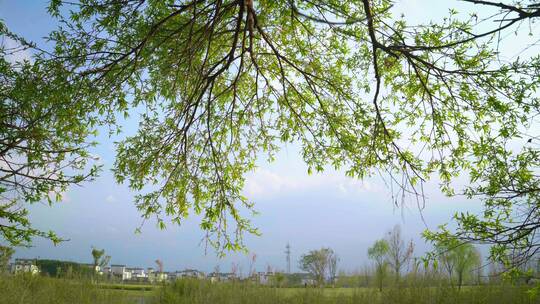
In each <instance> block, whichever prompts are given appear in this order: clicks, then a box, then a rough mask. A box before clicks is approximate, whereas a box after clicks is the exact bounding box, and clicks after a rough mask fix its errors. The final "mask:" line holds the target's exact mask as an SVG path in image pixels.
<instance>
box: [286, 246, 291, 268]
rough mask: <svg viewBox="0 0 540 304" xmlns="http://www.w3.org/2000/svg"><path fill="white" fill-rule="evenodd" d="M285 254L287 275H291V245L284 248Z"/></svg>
mask: <svg viewBox="0 0 540 304" xmlns="http://www.w3.org/2000/svg"><path fill="white" fill-rule="evenodd" d="M285 254H286V255H287V273H291V245H289V243H287V246H285Z"/></svg>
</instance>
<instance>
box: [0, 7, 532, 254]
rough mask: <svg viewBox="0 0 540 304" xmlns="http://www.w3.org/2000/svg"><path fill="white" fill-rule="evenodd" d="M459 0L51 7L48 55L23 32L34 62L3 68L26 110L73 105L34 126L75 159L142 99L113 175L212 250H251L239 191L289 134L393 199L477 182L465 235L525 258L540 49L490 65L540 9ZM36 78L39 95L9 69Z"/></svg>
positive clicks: (143, 206)
mask: <svg viewBox="0 0 540 304" xmlns="http://www.w3.org/2000/svg"><path fill="white" fill-rule="evenodd" d="M465 2H468V3H469V4H471V11H472V13H471V14H468V15H463V14H459V13H458V12H457V11H456V10H455V9H451V10H450V11H449V13H448V16H447V17H446V18H444V19H442V20H440V21H437V22H435V21H432V22H428V23H425V24H411V23H410V22H408V20H407V19H406V16H403V17H396V16H394V15H393V14H392V9H391V8H392V5H393V2H392V1H390V0H376V1H369V0H357V1H341V2H339V1H304V0H299V1H289V0H281V1H274V0H273V1H268V0H260V1H253V0H245V1H244V0H226V1H206V0H193V1H185V2H175V1H172V0H169V1H110V0H82V1H80V3H75V4H73V3H72V2H63V1H61V0H52V1H51V2H50V5H49V12H50V13H51V15H52V16H54V17H56V18H57V19H58V21H59V22H60V23H61V27H59V28H58V29H57V30H55V31H53V32H52V33H50V35H49V37H48V39H49V40H50V42H51V44H52V45H53V48H52V50H49V51H46V50H41V49H39V48H38V47H37V46H34V45H32V44H28V43H23V44H24V45H25V47H30V48H32V49H34V50H35V51H36V56H35V57H36V59H35V60H36V61H35V62H36V64H26V65H27V67H26V68H22V69H23V71H22V72H23V73H19V71H18V70H16V69H13V68H12V66H11V65H9V64H7V63H6V60H5V57H6V55H4V59H3V62H2V63H1V64H0V65H1V67H0V68H2V69H3V70H2V74H4V73H6V74H7V75H11V76H10V77H11V78H8V79H9V81H8V82H7V84H8V85H7V91H8V92H11V91H14V92H15V93H20V97H21V98H22V101H19V98H16V99H12V100H14V102H17V103H21V104H22V105H25V104H31V103H32V102H34V101H35V100H37V99H36V94H37V92H36V91H39V97H41V98H40V99H39V100H40V103H43V104H44V108H45V109H49V108H51V107H57V106H58V107H60V109H59V110H58V111H54V112H55V113H65V114H66V115H62V118H58V117H56V116H54V115H53V116H54V117H52V118H49V117H47V118H46V119H45V121H44V123H43V124H41V123H40V124H39V125H40V126H41V125H44V126H47V128H46V130H47V132H42V131H43V130H41V129H40V128H38V130H37V131H38V133H37V134H38V135H43V134H46V135H49V133H48V130H65V131H67V132H63V133H61V134H64V135H56V136H53V137H52V140H57V137H58V142H57V141H55V142H54V143H55V144H54V147H55V148H58V147H60V150H61V151H64V150H65V149H64V148H68V151H72V150H74V149H75V151H77V153H75V156H77V157H78V158H81V159H83V160H87V158H88V157H87V156H88V155H87V154H85V153H82V152H81V153H79V151H86V150H85V149H84V148H81V146H82V147H84V143H85V141H86V139H87V137H88V135H89V133H90V132H91V130H93V129H92V128H93V127H94V126H95V125H96V124H97V123H98V122H97V121H96V116H94V113H98V114H102V115H105V117H107V118H106V119H104V120H105V121H106V122H107V123H108V124H111V125H114V120H113V118H112V117H111V113H114V114H116V113H124V114H125V115H127V113H129V110H131V109H135V108H142V109H143V111H141V113H142V114H141V117H140V125H139V130H138V132H137V133H136V134H135V135H133V136H129V137H127V138H125V139H124V140H122V141H120V142H119V144H118V146H117V159H116V163H115V166H114V172H115V176H116V179H117V181H118V182H121V183H123V182H125V183H127V184H128V185H129V186H130V187H131V188H132V189H133V190H136V191H138V192H139V193H140V195H138V196H137V197H136V206H137V207H138V209H139V210H140V211H141V213H142V216H143V217H144V218H145V219H148V218H150V217H155V218H156V219H157V221H158V223H159V226H160V227H162V228H164V227H165V226H166V223H165V219H166V218H167V217H170V218H171V219H172V222H173V223H175V224H180V223H181V222H182V221H183V220H184V219H185V218H186V217H187V216H188V215H189V213H191V212H194V213H196V214H199V215H200V216H201V217H202V220H201V223H200V227H201V228H202V229H203V230H204V231H205V232H206V235H207V237H208V238H207V239H208V240H209V242H210V244H211V245H213V246H215V247H216V248H218V249H220V250H238V249H242V248H243V243H242V235H243V233H244V232H246V231H247V232H250V233H254V234H257V233H258V231H257V229H256V228H255V227H253V226H252V224H251V223H250V221H249V219H248V218H247V217H245V216H244V214H246V213H245V212H242V211H243V210H242V209H247V210H250V211H253V202H252V201H250V199H249V198H247V197H244V196H243V195H242V189H243V186H244V181H245V175H246V173H247V172H249V171H251V170H253V169H254V167H255V161H256V159H257V157H259V156H261V155H263V156H264V155H266V157H267V158H268V159H269V160H273V158H274V155H275V154H276V152H277V151H278V150H279V146H280V145H281V144H283V143H290V142H295V143H298V144H299V145H300V146H301V148H302V152H301V153H302V157H303V159H304V161H305V162H306V164H307V165H308V168H309V169H308V172H313V171H322V170H324V169H325V168H327V167H329V166H331V167H333V168H335V169H342V170H344V171H346V173H347V175H349V176H351V177H355V178H364V177H366V176H369V175H371V174H374V173H375V172H379V171H383V172H386V173H387V174H388V176H389V181H390V182H391V183H392V185H396V184H397V186H398V187H395V188H393V189H399V190H397V191H398V193H395V194H396V195H399V194H406V193H412V195H413V196H417V198H418V199H419V200H421V199H422V196H421V195H422V186H421V183H422V182H423V181H425V180H427V179H429V178H431V177H434V176H435V177H438V178H439V179H440V181H441V189H442V190H443V191H444V192H445V193H446V194H448V195H454V194H455V189H454V187H453V184H452V181H453V180H454V179H455V178H456V177H458V176H459V175H462V176H464V177H467V178H469V180H470V183H469V184H470V187H468V188H467V189H466V191H465V194H466V195H468V196H469V197H480V198H481V199H483V200H484V204H485V212H484V214H482V215H481V216H476V215H471V214H457V215H456V216H455V218H456V220H457V221H458V225H459V226H458V233H457V235H458V236H459V237H460V238H463V239H471V240H477V241H487V242H492V243H494V244H495V245H496V246H494V249H493V251H492V252H491V256H492V258H494V259H502V258H503V257H504V256H505V255H506V253H505V252H506V251H507V250H508V249H511V248H516V247H517V248H522V249H527V250H521V251H522V252H524V253H525V255H524V259H525V260H526V259H528V258H529V257H530V254H531V253H532V252H533V251H534V247H536V246H537V245H538V242H536V241H535V239H534V236H535V235H537V234H536V233H535V232H536V230H537V229H538V228H539V226H538V225H537V223H538V218H539V217H540V216H539V213H538V204H537V202H538V195H539V193H540V191H539V190H538V189H540V187H539V185H538V183H539V179H538V176H537V174H536V172H537V171H538V170H537V169H538V168H539V162H540V154H539V153H538V149H537V147H538V146H537V144H536V141H537V140H538V134H529V133H530V132H532V133H535V131H534V130H535V129H534V128H533V127H534V119H533V118H534V117H536V116H537V115H538V114H539V113H538V109H540V106H539V99H538V96H537V95H536V94H535V92H536V90H537V89H538V85H539V83H540V77H538V76H539V75H538V74H539V71H540V68H539V67H540V64H539V62H540V56H530V57H524V58H519V57H518V58H516V59H512V60H509V61H502V60H497V59H498V58H499V56H501V54H500V50H499V45H500V42H501V41H500V40H498V39H497V37H499V38H500V37H502V36H504V37H506V36H508V35H507V33H513V32H522V31H523V28H526V27H525V26H522V27H520V25H521V24H522V23H524V22H534V21H535V20H536V18H538V17H539V16H540V8H538V6H537V5H535V4H536V2H535V1H532V0H529V1H519V5H518V4H515V5H514V4H513V2H512V3H511V4H504V3H499V2H491V1H475V0H465ZM472 4H476V6H475V5H472ZM474 9H477V11H474ZM489 9H491V10H495V12H494V13H493V14H492V13H490V12H489V11H490V10H489ZM486 21H497V22H491V23H490V22H486ZM486 24H489V25H487V26H485V25H486ZM3 29H5V27H3ZM4 32H5V31H4ZM534 34H535V33H534V31H533V30H532V29H531V35H533V36H534ZM22 42H24V41H22ZM4 53H5V50H4ZM506 57H510V56H506ZM34 69H35V70H37V73H32V72H33V70H34ZM29 70H31V71H29ZM36 74H37V76H38V77H37V79H36V87H37V88H40V90H35V89H34V83H33V82H32V85H31V86H30V85H28V83H29V82H28V81H26V82H24V81H23V83H22V84H19V83H18V82H16V81H13V80H12V79H18V78H19V77H22V78H23V79H26V78H25V77H29V75H36ZM13 75H15V76H13ZM49 76H50V77H49ZM48 78H52V79H48ZM42 80H47V81H42ZM12 83H14V84H13V85H12ZM42 84H47V85H46V86H42ZM2 85H3V86H5V85H4V83H3V84H2ZM2 89H3V90H2V91H4V87H2ZM17 97H18V96H17ZM2 98H3V99H4V100H11V99H8V98H6V97H2ZM41 101H42V102H41ZM52 101H54V102H52ZM75 101H77V102H75ZM70 102H71V103H73V104H75V106H74V107H67V105H71V104H70ZM40 103H38V104H40ZM9 104H10V103H8V105H9ZM15 105H18V104H15ZM10 108H12V109H17V106H13V107H11V106H10ZM23 108H24V107H23ZM38 108H39V109H41V107H38ZM29 111H30V112H32V111H33V110H32V109H30V110H29ZM3 112H4V113H7V112H6V111H3ZM22 114H24V115H23V116H22V118H21V121H26V120H27V119H26V113H22ZM31 114H33V113H31ZM113 116H114V115H113ZM66 120H67V121H66ZM30 121H31V118H30ZM8 122H9V121H8ZM49 127H50V128H49ZM2 130H4V128H2ZM7 130H9V131H10V132H17V131H16V130H17V128H11V129H10V128H8V129H7ZM32 134H33V133H28V132H24V134H23V135H24V136H23V137H22V138H23V139H24V140H26V139H27V138H28V139H29V140H30V141H29V142H34V141H35V142H37V144H38V146H39V147H40V148H38V149H37V150H36V153H34V154H33V155H32V156H33V157H36V158H37V159H38V164H37V165H36V166H37V167H38V168H39V169H47V168H48V167H46V166H44V165H43V164H44V163H50V158H52V160H53V164H55V165H56V164H57V163H58V161H57V159H56V155H57V154H54V153H53V154H50V153H47V151H48V150H47V149H44V148H42V144H43V143H48V140H50V139H49V138H50V137H49V136H38V137H37V139H34V137H33V136H32ZM66 134H69V136H68V135H66ZM19 137H20V136H19ZM7 138H8V139H9V138H11V135H10V134H8V137H7ZM66 138H69V140H66ZM2 140H4V139H2ZM516 142H517V143H518V145H516V144H515V143H516ZM525 142H526V143H525ZM2 145H5V143H2ZM66 145H67V146H68V147H64V146H66ZM8 146H9V144H8ZM511 146H512V147H511ZM79 148H80V149H79ZM26 151H27V150H25V149H17V151H16V152H17V153H16V154H21V153H22V154H23V156H25V153H28V152H26ZM31 151H33V150H31ZM72 154H73V153H60V155H61V157H60V160H62V161H67V159H66V158H67V157H68V156H72ZM43 155H46V156H47V157H44V156H43ZM10 157H16V156H14V155H11V156H10ZM44 159H45V160H44ZM32 161H33V159H32ZM29 163H31V164H32V165H33V162H29ZM68 163H69V161H68ZM75 163H76V164H77V166H75V167H76V169H81V168H82V167H81V166H80V164H81V163H79V162H75ZM61 172H63V171H61ZM93 172H94V171H91V173H93ZM10 174H11V173H7V175H6V176H10ZM82 177H85V176H78V175H77V177H76V178H74V179H73V180H70V179H68V181H67V182H66V183H54V182H53V183H48V182H47V183H44V184H45V185H46V187H45V186H43V187H45V188H46V189H45V190H44V189H43V187H41V186H40V187H36V189H37V190H36V191H37V192H36V191H34V192H30V193H27V194H28V195H27V196H30V197H31V198H32V200H30V202H32V201H37V200H40V199H43V198H44V197H45V196H44V194H45V193H48V191H50V190H56V191H57V193H58V192H61V190H65V189H66V187H67V185H69V184H71V183H73V182H80V180H81V178H82ZM35 182H38V183H40V184H39V185H41V184H42V183H43V182H44V181H43V180H41V179H37V180H36V181H35ZM58 187H60V189H59V188H58ZM2 188H5V189H3V190H2V191H4V192H5V191H7V190H8V189H7V188H6V186H2ZM396 197H397V196H396ZM25 198H26V197H25ZM22 201H26V200H22ZM2 212H3V213H5V211H3V210H2ZM9 214H10V216H9V217H7V219H8V220H9V221H12V222H14V223H16V224H15V225H16V227H22V228H11V230H10V231H11V232H9V231H8V232H5V231H4V232H3V233H4V234H7V236H8V238H9V239H12V240H14V239H16V240H18V239H22V240H25V241H28V239H29V237H30V236H31V235H32V234H36V233H37V232H36V231H33V230H29V229H30V228H29V223H28V222H27V220H26V214H25V213H22V214H19V215H17V213H14V212H13V211H11V212H10V213H9ZM2 218H6V216H2ZM13 229H15V230H13ZM4 230H5V228H4ZM21 230H22V232H24V231H29V232H30V233H29V234H24V233H22V232H21V233H22V234H21V235H19V234H18V233H19V231H21ZM231 230H234V233H232V232H231ZM449 235H451V233H449V232H448V233H447V231H445V230H442V231H439V232H438V233H427V234H426V237H428V238H429V239H431V240H435V239H442V238H445V237H447V236H449ZM528 249H532V250H528Z"/></svg>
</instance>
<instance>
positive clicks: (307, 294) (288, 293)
mask: <svg viewBox="0 0 540 304" xmlns="http://www.w3.org/2000/svg"><path fill="white" fill-rule="evenodd" d="M526 290H527V287H519V286H512V285H498V286H493V285H486V286H470V287H464V288H462V289H461V290H458V289H457V288H452V287H424V286H421V285H416V286H408V287H401V288H398V287H393V288H387V289H386V290H383V291H382V292H379V291H378V290H377V289H375V288H336V289H333V288H326V289H319V288H269V287H261V286H256V285H251V284H244V283H220V284H212V283H210V282H207V281H192V280H182V281H177V282H175V283H173V284H169V285H167V286H165V287H163V288H162V289H159V290H156V291H155V292H156V293H155V300H156V301H158V303H163V304H175V303H193V304H233V303H235V304H236V303H244V304H338V303H339V304H349V303H350V304H364V303H365V304H378V303H380V304H409V303H410V304H431V303H433V304H444V303H448V304H450V303H452V304H455V303H466V304H468V303H470V304H473V303H474V304H482V303H486V304H488V303H489V304H498V303H501V304H514V303H538V302H536V301H535V300H533V299H531V298H530V297H529V296H528V295H527V293H526Z"/></svg>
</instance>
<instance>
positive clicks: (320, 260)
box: [299, 248, 336, 286]
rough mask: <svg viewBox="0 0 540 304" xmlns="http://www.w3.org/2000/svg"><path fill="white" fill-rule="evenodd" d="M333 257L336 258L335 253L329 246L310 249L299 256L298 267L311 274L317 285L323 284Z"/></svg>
mask: <svg viewBox="0 0 540 304" xmlns="http://www.w3.org/2000/svg"><path fill="white" fill-rule="evenodd" d="M334 258H336V257H335V253H334V251H333V250H332V249H330V248H321V249H319V250H312V251H310V252H309V253H308V254H304V255H302V256H301V258H300V262H299V264H300V265H299V268H300V269H302V270H304V271H307V272H309V273H310V274H311V275H313V277H315V281H316V282H317V285H318V286H323V285H324V281H325V279H326V277H327V275H329V265H330V263H331V262H332V260H333V259H334ZM334 274H335V272H334Z"/></svg>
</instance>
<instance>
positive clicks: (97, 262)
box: [92, 247, 111, 270]
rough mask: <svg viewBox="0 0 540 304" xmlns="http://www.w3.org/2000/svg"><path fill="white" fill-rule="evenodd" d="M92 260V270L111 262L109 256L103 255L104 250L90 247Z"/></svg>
mask: <svg viewBox="0 0 540 304" xmlns="http://www.w3.org/2000/svg"><path fill="white" fill-rule="evenodd" d="M92 258H93V260H94V270H95V269H96V267H98V266H99V267H100V268H102V267H104V266H106V265H108V264H109V262H110V261H111V256H109V255H105V249H101V250H99V249H97V248H95V247H92Z"/></svg>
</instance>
